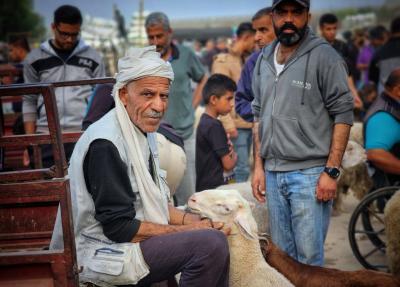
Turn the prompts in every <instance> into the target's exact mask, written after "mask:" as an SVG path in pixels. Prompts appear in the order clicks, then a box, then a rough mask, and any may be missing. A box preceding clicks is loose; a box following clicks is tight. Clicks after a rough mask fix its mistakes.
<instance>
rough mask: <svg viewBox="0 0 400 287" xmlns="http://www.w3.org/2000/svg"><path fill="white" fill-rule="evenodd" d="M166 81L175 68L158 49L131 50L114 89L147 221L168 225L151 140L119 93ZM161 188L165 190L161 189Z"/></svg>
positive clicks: (123, 62)
mask: <svg viewBox="0 0 400 287" xmlns="http://www.w3.org/2000/svg"><path fill="white" fill-rule="evenodd" d="M151 76H154V77H163V78H167V79H169V80H171V81H172V80H173V79H174V73H173V71H172V67H171V65H170V64H169V63H168V62H166V61H164V60H163V59H161V58H160V54H159V53H157V52H156V48H155V46H150V47H145V48H131V49H130V50H129V51H128V53H127V55H126V56H125V57H123V58H121V59H120V60H119V61H118V73H117V74H116V75H115V78H116V84H115V85H114V89H113V97H114V100H115V110H116V114H117V118H118V122H119V124H120V126H121V130H122V134H123V137H124V140H125V142H126V143H127V146H128V154H129V157H130V159H131V162H132V163H133V171H134V174H135V180H136V183H137V186H138V188H139V194H140V198H141V201H142V204H143V213H144V220H146V221H150V222H154V223H160V224H168V220H169V214H168V198H167V194H165V192H164V189H163V188H161V187H160V183H159V182H158V185H157V184H156V183H155V182H154V181H153V178H152V177H151V175H150V173H149V171H148V169H147V165H146V162H148V159H147V158H145V157H144V154H145V153H144V152H143V150H142V148H143V147H147V148H148V143H147V138H146V137H145V136H144V135H143V133H142V132H141V131H140V130H139V128H138V127H136V126H135V125H134V124H133V123H132V121H131V120H130V118H129V115H128V113H127V111H126V109H125V107H124V105H123V104H122V102H121V100H120V98H119V90H120V89H121V88H123V87H124V86H125V85H127V84H128V83H129V82H131V81H134V80H138V79H141V78H143V77H151ZM160 188H161V189H160Z"/></svg>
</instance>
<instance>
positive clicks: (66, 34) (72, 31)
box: [51, 22, 81, 50]
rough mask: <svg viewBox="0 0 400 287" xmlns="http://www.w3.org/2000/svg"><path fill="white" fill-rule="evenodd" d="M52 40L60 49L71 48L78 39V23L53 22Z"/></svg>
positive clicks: (79, 29) (79, 28) (79, 26)
mask: <svg viewBox="0 0 400 287" xmlns="http://www.w3.org/2000/svg"><path fill="white" fill-rule="evenodd" d="M51 28H52V29H53V33H54V42H55V45H56V47H57V48H59V49H61V50H71V49H72V48H73V47H74V46H75V44H76V42H77V41H78V40H79V33H80V31H81V25H80V24H66V23H62V22H60V23H58V24H55V23H53V24H52V25H51Z"/></svg>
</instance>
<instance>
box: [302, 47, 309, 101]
mask: <svg viewBox="0 0 400 287" xmlns="http://www.w3.org/2000/svg"><path fill="white" fill-rule="evenodd" d="M310 52H311V51H310ZM310 52H308V53H307V61H306V69H305V71H304V80H303V94H302V95H301V104H302V105H303V106H304V95H305V93H306V87H307V82H306V80H307V74H308V62H309V61H310V56H311V53H310Z"/></svg>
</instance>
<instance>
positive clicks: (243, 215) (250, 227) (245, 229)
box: [233, 206, 258, 240]
mask: <svg viewBox="0 0 400 287" xmlns="http://www.w3.org/2000/svg"><path fill="white" fill-rule="evenodd" d="M233 221H234V222H235V223H236V224H237V226H238V227H239V230H240V232H241V233H242V234H243V235H244V237H246V238H247V239H249V240H258V234H257V231H258V230H257V224H256V222H255V221H254V218H253V216H252V214H251V212H250V209H246V208H244V207H243V206H242V207H240V208H239V210H238V212H237V214H236V217H235V219H234V220H233Z"/></svg>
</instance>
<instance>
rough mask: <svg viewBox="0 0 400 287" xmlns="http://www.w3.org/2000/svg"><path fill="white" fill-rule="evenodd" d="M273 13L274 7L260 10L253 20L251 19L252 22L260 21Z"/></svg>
mask: <svg viewBox="0 0 400 287" xmlns="http://www.w3.org/2000/svg"><path fill="white" fill-rule="evenodd" d="M271 12H272V7H265V8H262V9H260V10H258V11H257V13H256V14H254V16H253V18H251V21H252V22H253V21H255V20H258V19H260V18H261V17H264V16H269V15H270V14H271Z"/></svg>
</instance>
